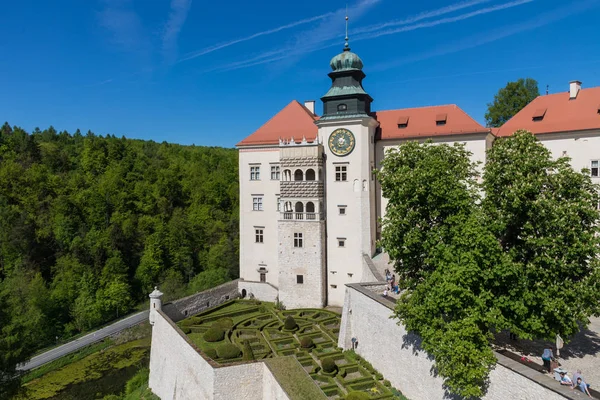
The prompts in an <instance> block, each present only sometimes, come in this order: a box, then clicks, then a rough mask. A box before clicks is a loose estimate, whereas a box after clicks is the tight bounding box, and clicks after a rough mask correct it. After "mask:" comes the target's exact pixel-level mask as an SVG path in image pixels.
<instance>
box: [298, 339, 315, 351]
mask: <svg viewBox="0 0 600 400" xmlns="http://www.w3.org/2000/svg"><path fill="white" fill-rule="evenodd" d="M314 346H315V344H314V343H313V340H312V339H311V338H309V337H303V338H302V339H300V347H302V348H303V349H311V348H313V347H314Z"/></svg>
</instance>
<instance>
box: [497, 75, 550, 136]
mask: <svg viewBox="0 0 600 400" xmlns="http://www.w3.org/2000/svg"><path fill="white" fill-rule="evenodd" d="M539 95H540V91H539V89H538V83H537V81H536V80H535V79H532V78H526V79H523V78H521V79H519V80H518V81H516V82H508V83H507V84H506V86H505V87H503V88H501V89H500V90H499V91H498V93H497V94H496V95H495V96H494V101H493V102H492V103H489V104H488V109H487V112H486V113H485V122H486V123H487V126H491V127H495V128H498V127H500V126H502V125H504V123H505V122H506V121H508V120H509V119H511V118H512V117H513V116H514V115H515V114H516V113H518V112H519V111H521V110H522V109H523V108H524V107H525V106H526V105H527V104H529V103H531V101H532V100H533V99H535V98H536V97H538V96H539Z"/></svg>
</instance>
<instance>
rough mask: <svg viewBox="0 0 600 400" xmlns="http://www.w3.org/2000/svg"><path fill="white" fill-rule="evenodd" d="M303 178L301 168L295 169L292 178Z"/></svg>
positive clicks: (299, 179) (296, 179)
mask: <svg viewBox="0 0 600 400" xmlns="http://www.w3.org/2000/svg"><path fill="white" fill-rule="evenodd" d="M303 179H304V172H302V170H301V169H297V170H296V171H295V172H294V180H295V181H301V180H303Z"/></svg>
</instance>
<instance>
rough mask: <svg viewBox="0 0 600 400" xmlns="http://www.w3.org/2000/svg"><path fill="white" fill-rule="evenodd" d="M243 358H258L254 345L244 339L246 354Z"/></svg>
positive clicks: (250, 359) (248, 359) (245, 359)
mask: <svg viewBox="0 0 600 400" xmlns="http://www.w3.org/2000/svg"><path fill="white" fill-rule="evenodd" d="M242 360H244V361H252V360H256V357H254V351H252V346H251V345H250V341H249V340H244V355H243V356H242Z"/></svg>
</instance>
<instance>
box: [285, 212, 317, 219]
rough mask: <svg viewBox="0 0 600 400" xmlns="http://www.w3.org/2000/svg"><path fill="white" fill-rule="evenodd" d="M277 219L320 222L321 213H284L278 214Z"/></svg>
mask: <svg viewBox="0 0 600 400" xmlns="http://www.w3.org/2000/svg"><path fill="white" fill-rule="evenodd" d="M279 219H280V220H283V221H322V220H323V213H305V212H295V211H284V212H282V213H280V216H279Z"/></svg>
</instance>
